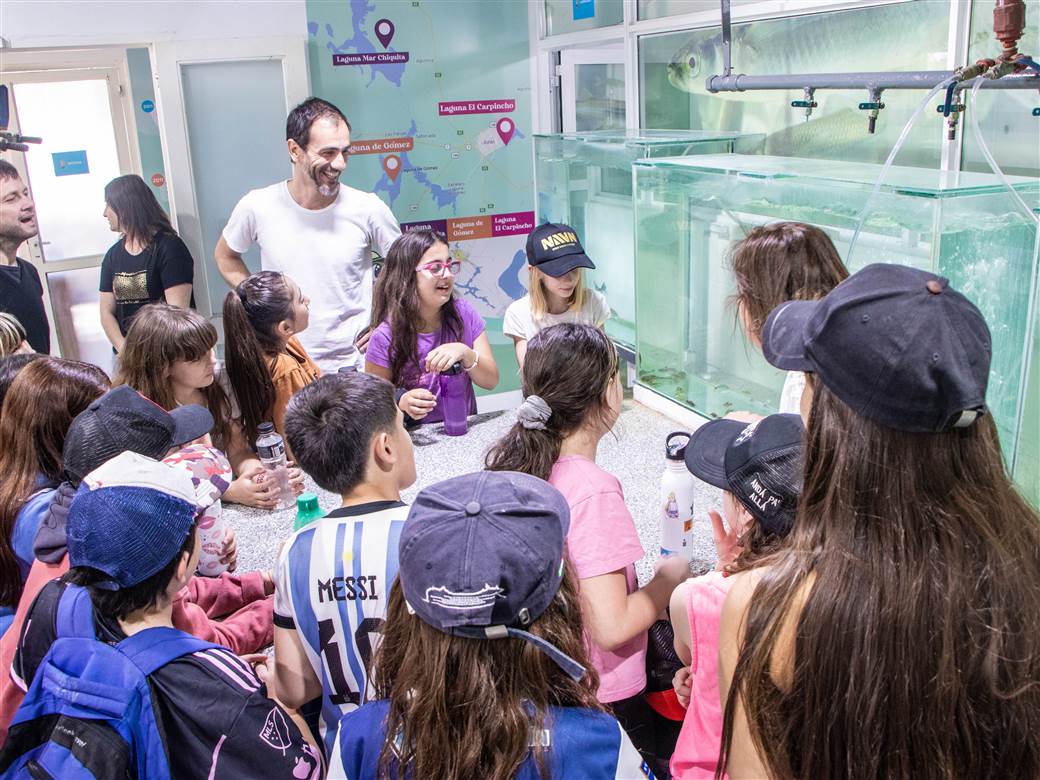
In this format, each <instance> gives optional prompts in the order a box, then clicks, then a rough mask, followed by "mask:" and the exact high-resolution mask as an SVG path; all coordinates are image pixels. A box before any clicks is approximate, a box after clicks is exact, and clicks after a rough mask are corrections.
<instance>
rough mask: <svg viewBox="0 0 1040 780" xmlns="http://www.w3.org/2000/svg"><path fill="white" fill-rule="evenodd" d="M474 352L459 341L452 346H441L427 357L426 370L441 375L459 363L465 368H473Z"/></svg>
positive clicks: (432, 350)
mask: <svg viewBox="0 0 1040 780" xmlns="http://www.w3.org/2000/svg"><path fill="white" fill-rule="evenodd" d="M472 352H473V350H471V349H470V348H469V347H467V346H466V345H465V344H461V343H459V342H457V341H453V342H452V343H450V344H441V345H440V346H439V347H436V348H434V349H431V350H430V352H429V354H428V355H427V356H426V370H427V371H432V372H434V373H437V374H440V373H443V372H445V371H447V370H448V369H449V368H451V367H452V366H453V365H455V364H456V363H459V362H461V363H462V365H463V366H467V365H468V366H472V365H473V355H472Z"/></svg>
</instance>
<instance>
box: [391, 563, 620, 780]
mask: <svg viewBox="0 0 1040 780" xmlns="http://www.w3.org/2000/svg"><path fill="white" fill-rule="evenodd" d="M528 630H529V631H530V633H532V634H534V635H535V636H538V637H540V638H542V639H545V640H546V641H548V642H551V643H552V644H554V645H555V646H556V647H557V648H558V649H559V650H561V651H562V652H563V653H565V654H566V655H568V656H570V657H571V658H573V659H574V660H575V661H577V662H578V663H579V664H582V665H583V666H585V667H586V674H585V676H584V677H583V678H582V680H581V681H580V682H576V681H575V680H574V679H572V678H571V677H570V676H569V675H568V674H567V673H566V672H565V671H564V670H563V669H562V668H561V667H560V666H558V665H557V664H556V662H555V661H553V660H552V659H551V658H550V657H549V656H547V655H546V654H545V653H543V652H541V651H540V650H538V649H537V648H536V647H534V646H533V645H531V644H529V643H527V642H518V641H499V640H493V639H486V640H481V639H472V638H469V637H458V636H451V635H450V634H446V633H444V632H442V631H439V630H437V629H436V628H434V627H433V626H431V625H428V624H427V623H425V622H424V621H423V620H422V619H420V618H419V617H418V616H417V615H415V614H414V613H411V612H410V611H409V609H408V606H407V604H406V603H405V600H404V595H403V593H402V590H401V586H400V583H399V582H396V581H395V583H394V586H393V588H392V589H391V591H390V597H389V601H388V603H387V615H386V624H385V626H384V628H383V639H382V643H381V644H380V646H379V650H378V651H377V653H376V656H375V658H374V659H373V666H374V669H375V672H374V674H375V677H374V682H375V687H376V694H377V696H378V697H379V698H386V699H389V700H390V708H389V711H388V714H387V722H386V729H385V730H386V733H387V734H400V735H401V753H400V755H397V754H396V753H395V751H394V750H393V748H392V747H391V745H392V744H393V742H392V741H391V740H387V741H386V742H384V744H383V749H382V752H381V753H380V761H379V765H380V775H381V776H385V777H389V776H390V771H391V767H392V766H393V765H394V764H400V765H406V766H408V769H409V771H410V776H411V777H436V778H441V779H442V780H469V778H475V777H480V778H488V780H511V778H513V777H514V776H515V774H516V771H517V769H519V767H520V765H521V764H522V763H523V762H524V760H525V759H526V758H527V756H528V755H529V753H530V750H531V742H530V739H531V724H532V723H541V722H543V720H544V718H545V715H546V713H547V711H548V709H549V707H585V708H588V709H592V710H602V709H603V707H602V706H601V705H600V704H599V702H597V701H596V688H597V687H598V686H599V676H598V675H597V674H596V671H595V669H593V668H591V667H590V666H589V664H588V660H587V658H588V656H587V653H586V650H585V643H584V640H583V638H582V620H581V603H580V601H579V599H578V590H577V585H576V583H575V581H574V577H573V575H572V574H571V572H570V567H569V566H568V567H567V572H566V574H565V576H564V578H563V582H562V584H561V585H560V589H559V591H557V593H556V597H555V598H554V599H553V601H552V602H551V603H550V604H549V606H548V608H547V609H546V610H545V612H543V613H542V615H541V616H540V617H539V618H538V619H537V620H536V621H534V622H533V623H532V624H531V625H530V627H529V628H528ZM416 659H422V662H421V663H416ZM479 702H484V703H486V705H487V706H480V705H479V704H478V703H479ZM448 745H450V746H451V749H450V750H449V749H446V747H445V746H448ZM539 764H540V769H541V774H542V776H543V777H548V767H546V766H545V764H544V756H543V755H541V754H540V755H539Z"/></svg>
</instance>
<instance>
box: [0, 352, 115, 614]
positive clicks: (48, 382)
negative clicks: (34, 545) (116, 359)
mask: <svg viewBox="0 0 1040 780" xmlns="http://www.w3.org/2000/svg"><path fill="white" fill-rule="evenodd" d="M108 388H109V381H108V376H107V375H106V374H105V372H104V371H102V370H101V369H100V368H98V367H97V366H95V365H92V364H90V363H81V362H80V361H78V360H62V359H60V358H51V357H44V358H39V359H37V360H34V361H32V362H31V363H30V364H29V365H27V366H25V368H23V369H22V370H21V371H20V372H19V374H18V376H17V377H16V378H15V380H14V382H12V383H11V389H10V390H9V391H8V393H7V396H6V397H5V398H4V407H3V414H2V415H0V474H3V479H0V604H4V605H7V606H13V605H15V604H17V603H18V599H19V597H20V596H21V595H22V578H21V574H20V572H19V568H18V561H17V559H16V558H15V554H14V549H13V548H12V547H11V533H12V532H13V530H14V524H15V520H17V518H18V513H19V512H20V511H21V509H22V507H23V506H24V505H25V502H26V501H28V500H29V497H30V496H31V495H32V494H33V493H34V492H35V491H36V489H37V480H38V479H40V478H41V477H42V478H43V479H44V480H46V481H47V482H49V483H51V484H56V483H58V482H61V480H62V478H63V476H62V457H61V453H62V448H63V447H64V446H65V434H66V433H68V430H69V426H70V425H71V424H72V420H73V419H74V418H75V417H76V415H78V414H79V413H80V412H82V411H83V410H84V409H86V408H87V407H88V406H90V404H91V403H92V402H93V401H94V400H95V399H97V398H99V397H100V396H101V395H102V394H104V392H105V391H106V390H108Z"/></svg>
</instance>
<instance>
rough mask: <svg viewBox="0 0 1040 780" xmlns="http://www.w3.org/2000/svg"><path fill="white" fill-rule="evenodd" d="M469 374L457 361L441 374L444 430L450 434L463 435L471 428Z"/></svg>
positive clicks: (441, 403)
mask: <svg viewBox="0 0 1040 780" xmlns="http://www.w3.org/2000/svg"><path fill="white" fill-rule="evenodd" d="M467 385H469V376H467V375H466V373H465V372H464V371H463V370H462V364H461V363H456V364H455V365H454V366H452V367H451V368H450V369H448V370H447V371H445V372H444V373H442V374H441V394H440V405H441V414H442V415H443V417H444V432H445V433H446V434H448V435H449V436H461V435H462V434H464V433H465V432H466V431H467V430H469V420H468V418H469V398H468V397H467V393H466V387H467Z"/></svg>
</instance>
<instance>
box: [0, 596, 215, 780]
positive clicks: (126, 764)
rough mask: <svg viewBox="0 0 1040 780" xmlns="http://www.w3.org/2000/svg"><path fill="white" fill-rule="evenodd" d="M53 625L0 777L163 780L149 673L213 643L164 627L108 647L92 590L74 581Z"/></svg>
mask: <svg viewBox="0 0 1040 780" xmlns="http://www.w3.org/2000/svg"><path fill="white" fill-rule="evenodd" d="M55 622H56V628H57V638H56V639H55V641H54V643H53V644H52V645H51V647H50V649H49V650H48V651H47V655H46V656H45V657H44V659H43V661H42V662H41V663H40V667H39V668H38V669H37V670H36V674H35V676H34V677H33V681H32V685H30V686H29V691H28V693H26V695H25V699H24V700H23V701H22V705H21V706H20V707H19V708H18V712H17V713H15V717H14V721H13V722H12V724H11V730H10V732H9V733H8V737H7V742H6V744H5V745H4V748H3V751H2V752H0V778H15V777H19V778H25V777H31V778H34V780H52V779H53V780H57V779H58V778H60V780H81V778H82V780H91V779H97V778H104V779H105V780H117V779H118V780H123V778H126V780H144V779H145V778H147V779H148V780H168V778H169V777H170V768H169V764H168V763H167V759H166V749H165V747H164V745H163V742H162V739H161V737H160V734H159V729H158V727H157V725H156V716H155V712H154V711H153V709H152V697H151V691H150V688H149V684H148V675H150V674H151V673H152V672H154V671H156V670H157V669H160V668H162V667H163V666H165V665H166V664H168V663H169V662H170V661H173V660H175V659H177V658H180V657H181V656H183V655H187V654H189V653H195V652H198V651H200V650H206V649H209V648H211V647H217V645H214V644H212V643H211V642H204V641H203V640H201V639H197V638H195V637H193V636H190V635H189V634H185V633H184V632H183V631H178V630H177V629H175V628H168V627H160V628H149V629H145V630H144V631H141V632H139V633H137V634H134V635H133V636H130V637H127V638H126V639H124V640H123V641H121V642H120V643H119V644H117V645H114V646H113V645H108V644H106V643H104V642H102V641H100V640H98V638H97V635H96V634H95V632H94V608H93V604H92V603H91V600H90V594H89V593H88V592H87V591H86V590H85V589H83V588H81V587H78V586H75V585H68V586H66V589H65V591H64V592H63V593H62V595H61V598H60V600H59V602H58V609H57V617H56V621H55Z"/></svg>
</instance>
